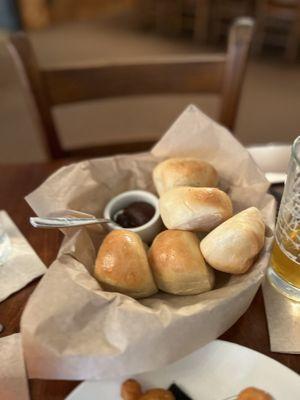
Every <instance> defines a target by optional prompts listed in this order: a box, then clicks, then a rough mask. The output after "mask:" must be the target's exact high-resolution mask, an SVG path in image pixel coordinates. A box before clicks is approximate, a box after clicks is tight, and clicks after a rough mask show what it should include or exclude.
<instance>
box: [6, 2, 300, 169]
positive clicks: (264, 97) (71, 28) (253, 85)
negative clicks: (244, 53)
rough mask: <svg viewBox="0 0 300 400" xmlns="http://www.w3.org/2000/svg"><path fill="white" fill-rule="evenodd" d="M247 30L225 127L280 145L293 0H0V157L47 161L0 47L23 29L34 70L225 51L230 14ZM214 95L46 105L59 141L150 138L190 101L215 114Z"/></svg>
mask: <svg viewBox="0 0 300 400" xmlns="http://www.w3.org/2000/svg"><path fill="white" fill-rule="evenodd" d="M245 15H247V16H252V17H253V18H254V19H255V21H256V25H255V34H254V38H253V43H252V50H251V57H250V60H249V63H248V66H247V71H246V78H245V82H244V85H243V90H242V96H241V99H240V106H239V110H238V117H237V124H236V129H235V134H236V136H237V138H238V139H239V140H240V141H241V142H243V143H244V144H247V145H248V144H258V143H269V142H281V143H288V142H291V141H292V140H293V138H295V137H296V136H297V135H299V132H300V64H299V44H300V1H298V0H257V1H254V0H247V1H246V0H245V1H243V0H178V1H176V0H113V1H112V0H84V1H83V0H81V1H80V0H0V162H3V163H16V162H17V163H22V162H36V161H43V160H46V159H47V154H46V151H45V148H44V146H43V140H42V137H41V134H40V132H39V130H38V129H37V127H36V125H35V123H34V120H33V118H32V116H31V113H30V111H29V108H28V104H27V101H26V97H25V95H24V90H23V88H22V86H21V83H20V78H19V76H18V73H17V69H16V65H15V63H14V62H13V60H12V58H11V55H10V53H9V52H8V50H7V46H6V43H7V39H8V37H9V35H10V34H11V33H12V32H15V31H18V30H24V31H26V32H27V34H28V35H29V38H30V40H31V42H32V45H33V48H34V51H35V53H36V57H37V60H38V63H39V65H40V66H41V67H43V68H50V67H51V68H52V67H55V68H58V67H62V66H77V65H90V64H93V65H94V64H97V63H98V64H101V63H104V64H105V63H110V62H117V61H119V60H126V59H133V58H134V59H137V58H139V59H140V58H143V57H146V58H147V59H149V58H151V57H154V56H159V55H164V56H165V55H178V54H206V53H215V52H222V51H225V50H226V38H227V34H228V29H229V26H230V24H231V23H232V21H233V20H234V19H235V18H236V17H238V16H245ZM218 101H219V100H218V99H217V97H216V96H214V95H200V94H199V95H198V94H197V95H180V96H179V95H162V96H145V97H143V96H138V97H128V98H114V99H103V100H93V101H88V102H84V103H77V104H72V105H64V106H59V107H55V109H54V111H53V112H54V118H55V122H56V124H57V126H58V128H59V134H60V137H61V140H62V143H63V144H64V146H65V147H67V148H73V147H78V146H80V145H83V144H84V145H88V144H91V145H92V144H95V143H97V144H102V143H108V142H111V141H112V142H117V141H118V140H119V139H121V138H122V140H123V139H124V138H125V139H126V140H128V141H129V142H130V141H139V140H152V139H155V138H159V137H160V136H161V135H162V134H163V133H164V132H165V131H166V129H167V128H168V127H169V125H170V124H171V123H172V122H173V121H174V119H175V118H176V117H177V116H178V114H179V113H180V112H181V111H182V110H183V109H184V108H185V107H186V106H187V105H188V104H190V103H194V104H196V105H198V106H199V107H200V108H201V109H203V110H204V111H205V112H206V113H207V114H209V115H210V116H212V117H216V115H217V114H216V113H217V111H218Z"/></svg>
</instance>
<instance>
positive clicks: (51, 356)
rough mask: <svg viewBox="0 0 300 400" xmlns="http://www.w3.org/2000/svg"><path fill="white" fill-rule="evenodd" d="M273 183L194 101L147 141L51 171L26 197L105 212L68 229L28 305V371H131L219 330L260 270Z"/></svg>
mask: <svg viewBox="0 0 300 400" xmlns="http://www.w3.org/2000/svg"><path fill="white" fill-rule="evenodd" d="M267 190H268V182H267V181H266V179H265V177H264V175H263V173H262V172H261V171H260V170H259V168H258V167H257V165H256V164H255V163H254V161H253V160H252V158H251V156H250V155H249V153H248V152H247V150H246V149H245V148H244V147H243V146H242V145H241V144H240V143H239V142H238V141H237V140H236V139H235V138H234V137H233V136H232V135H231V134H230V133H229V132H228V131H227V130H226V129H225V128H223V127H222V126H220V125H219V124H217V123H216V122H214V121H213V120H211V119H210V118H209V117H207V116H206V115H205V114H203V113H202V112H201V111H200V110H199V109H198V108H196V107H195V106H189V107H188V108H187V109H186V110H185V111H184V112H183V113H182V114H181V115H180V116H179V118H178V119H177V120H176V121H175V123H174V124H173V125H172V126H171V128H170V129H169V130H168V131H167V133H166V134H165V135H164V136H163V137H162V138H161V140H160V141H159V142H157V144H156V145H155V146H154V147H153V148H152V150H151V152H149V153H140V154H131V155H118V156H114V157H105V158H98V159H92V160H87V161H82V162H79V163H74V164H71V165H69V166H67V167H64V168H61V169H59V170H58V171H57V172H56V173H54V174H53V175H52V176H50V177H49V178H48V179H47V180H46V181H45V182H44V183H43V184H42V185H41V186H40V187H39V188H37V189H36V190H35V191H34V192H33V193H31V194H30V195H29V196H27V198H26V200H27V202H28V203H29V204H30V206H31V207H32V209H33V210H34V211H35V212H36V214H37V215H39V216H45V215H58V214H62V215H66V214H68V215H70V214H72V215H73V216H74V215H75V216H82V215H88V216H96V217H102V216H103V215H104V216H105V217H106V218H107V217H108V218H109V219H110V223H109V224H107V225H91V226H86V227H81V228H72V229H65V230H63V233H64V239H63V242H62V244H61V247H60V250H59V253H58V255H57V258H56V260H55V261H54V262H53V264H52V265H51V267H50V268H49V269H48V271H47V273H46V274H45V276H44V277H43V278H42V280H41V281H40V283H39V284H38V286H37V288H36V289H35V291H34V293H33V295H32V296H31V298H30V300H29V302H28V304H27V306H26V309H25V311H24V313H23V316H22V321H21V333H22V338H23V345H24V354H25V359H26V364H27V369H28V373H29V377H31V378H40V379H73V380H82V379H107V378H109V379H110V378H115V377H120V376H132V375H134V374H137V373H140V372H144V371H147V370H151V369H155V368H158V367H162V366H164V365H167V364H169V363H172V362H174V361H176V360H178V359H179V358H182V357H184V356H186V355H188V354H189V353H191V352H192V351H194V350H196V349H197V348H199V347H201V346H203V345H205V344H207V343H208V342H210V341H211V340H214V339H216V338H217V337H218V336H220V335H221V334H222V333H223V332H225V331H226V330H227V329H228V328H230V326H232V325H233V324H234V323H235V322H236V321H237V319H238V318H239V317H240V316H241V315H242V314H243V313H244V312H245V311H246V310H247V308H248V307H249V305H250V303H251V301H252V299H253V297H254V295H255V293H256V291H257V290H258V288H259V286H260V284H261V282H262V280H263V278H264V274H265V270H266V267H267V263H268V259H269V255H270V247H271V243H272V228H273V224H274V219H275V201H274V199H273V198H272V196H270V195H269V194H267ZM249 329H251V327H249Z"/></svg>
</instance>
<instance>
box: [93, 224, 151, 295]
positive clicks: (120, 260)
mask: <svg viewBox="0 0 300 400" xmlns="http://www.w3.org/2000/svg"><path fill="white" fill-rule="evenodd" d="M94 275H95V278H96V279H97V280H98V281H99V282H100V283H101V286H102V287H103V289H105V290H108V291H112V292H120V293H123V294H127V295H128V296H131V297H134V298H140V297H147V296H151V295H152V294H153V293H155V292H157V287H156V285H155V283H154V279H153V276H152V273H151V270H150V267H149V262H148V258H147V253H146V246H145V245H144V243H143V242H142V240H141V238H140V237H139V235H137V234H136V233H134V232H131V231H128V230H115V231H112V232H110V233H109V234H108V235H107V236H106V237H105V238H104V240H103V242H102V244H101V246H100V249H99V252H98V255H97V258H96V264H95V271H94Z"/></svg>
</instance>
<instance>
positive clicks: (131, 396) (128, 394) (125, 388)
mask: <svg viewBox="0 0 300 400" xmlns="http://www.w3.org/2000/svg"><path fill="white" fill-rule="evenodd" d="M142 394H143V393H142V388H141V385H140V384H139V383H138V382H137V381H136V380H135V379H127V381H125V382H123V383H122V387H121V397H122V399H123V400H139V399H140V397H141V396H142Z"/></svg>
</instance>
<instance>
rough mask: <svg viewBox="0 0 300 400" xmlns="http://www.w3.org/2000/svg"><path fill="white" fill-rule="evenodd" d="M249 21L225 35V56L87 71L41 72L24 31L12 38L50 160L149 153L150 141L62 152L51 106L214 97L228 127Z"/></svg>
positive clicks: (235, 104) (236, 97) (238, 23)
mask: <svg viewBox="0 0 300 400" xmlns="http://www.w3.org/2000/svg"><path fill="white" fill-rule="evenodd" d="M252 33H253V21H252V20H251V19H248V18H246V19H245V18H244V19H240V20H238V21H236V22H235V23H234V24H233V26H232V28H231V30H230V34H229V40H228V51H227V54H225V55H208V56H200V55H199V56H198V55H192V56H188V55H185V56H175V57H168V58H158V59H152V58H151V60H149V61H144V60H140V61H138V62H137V61H132V62H126V63H121V62H120V63H115V64H112V65H111V64H107V63H106V64H105V63H104V64H103V65H100V66H99V65H98V66H92V65H91V66H87V67H74V68H72V67H70V68H59V69H41V68H39V66H38V63H37V61H36V58H35V55H34V52H33V49H32V47H31V45H30V42H29V40H28V38H27V36H26V35H25V34H24V33H17V34H15V35H12V36H11V38H10V41H9V42H8V49H9V51H10V53H11V55H12V57H13V59H14V62H15V64H16V66H17V69H18V72H19V75H20V77H21V81H22V84H23V87H24V88H25V91H26V93H27V95H28V98H29V100H30V103H31V106H32V107H31V108H32V111H33V116H34V118H35V120H36V122H37V124H38V127H39V129H40V131H41V133H42V135H43V138H44V143H45V146H46V148H47V150H48V154H49V156H50V157H52V158H54V159H56V158H64V157H86V156H95V155H103V154H113V153H115V152H134V151H142V150H145V149H149V148H150V146H151V145H152V144H153V142H149V141H147V142H136V143H131V142H130V143H128V142H125V143H120V144H117V145H116V144H114V145H105V146H98V147H96V146H93V147H89V148H76V149H64V148H63V147H62V144H61V141H60V138H59V134H58V132H57V129H56V126H55V123H54V119H53V115H52V110H51V108H52V107H53V106H57V105H62V104H67V103H75V102H83V101H85V100H92V99H97V98H111V97H117V96H133V95H145V94H163V93H168V94H183V93H199V92H203V93H215V94H220V95H221V98H222V101H221V108H220V114H219V121H220V123H222V124H223V125H225V126H226V127H227V128H229V129H231V130H232V129H233V128H234V124H235V120H236V115H237V109H238V103H239V98H240V93H241V89H242V83H243V80H244V75H245V69H246V64H247V58H248V53H249V46H250V42H251V38H252Z"/></svg>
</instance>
